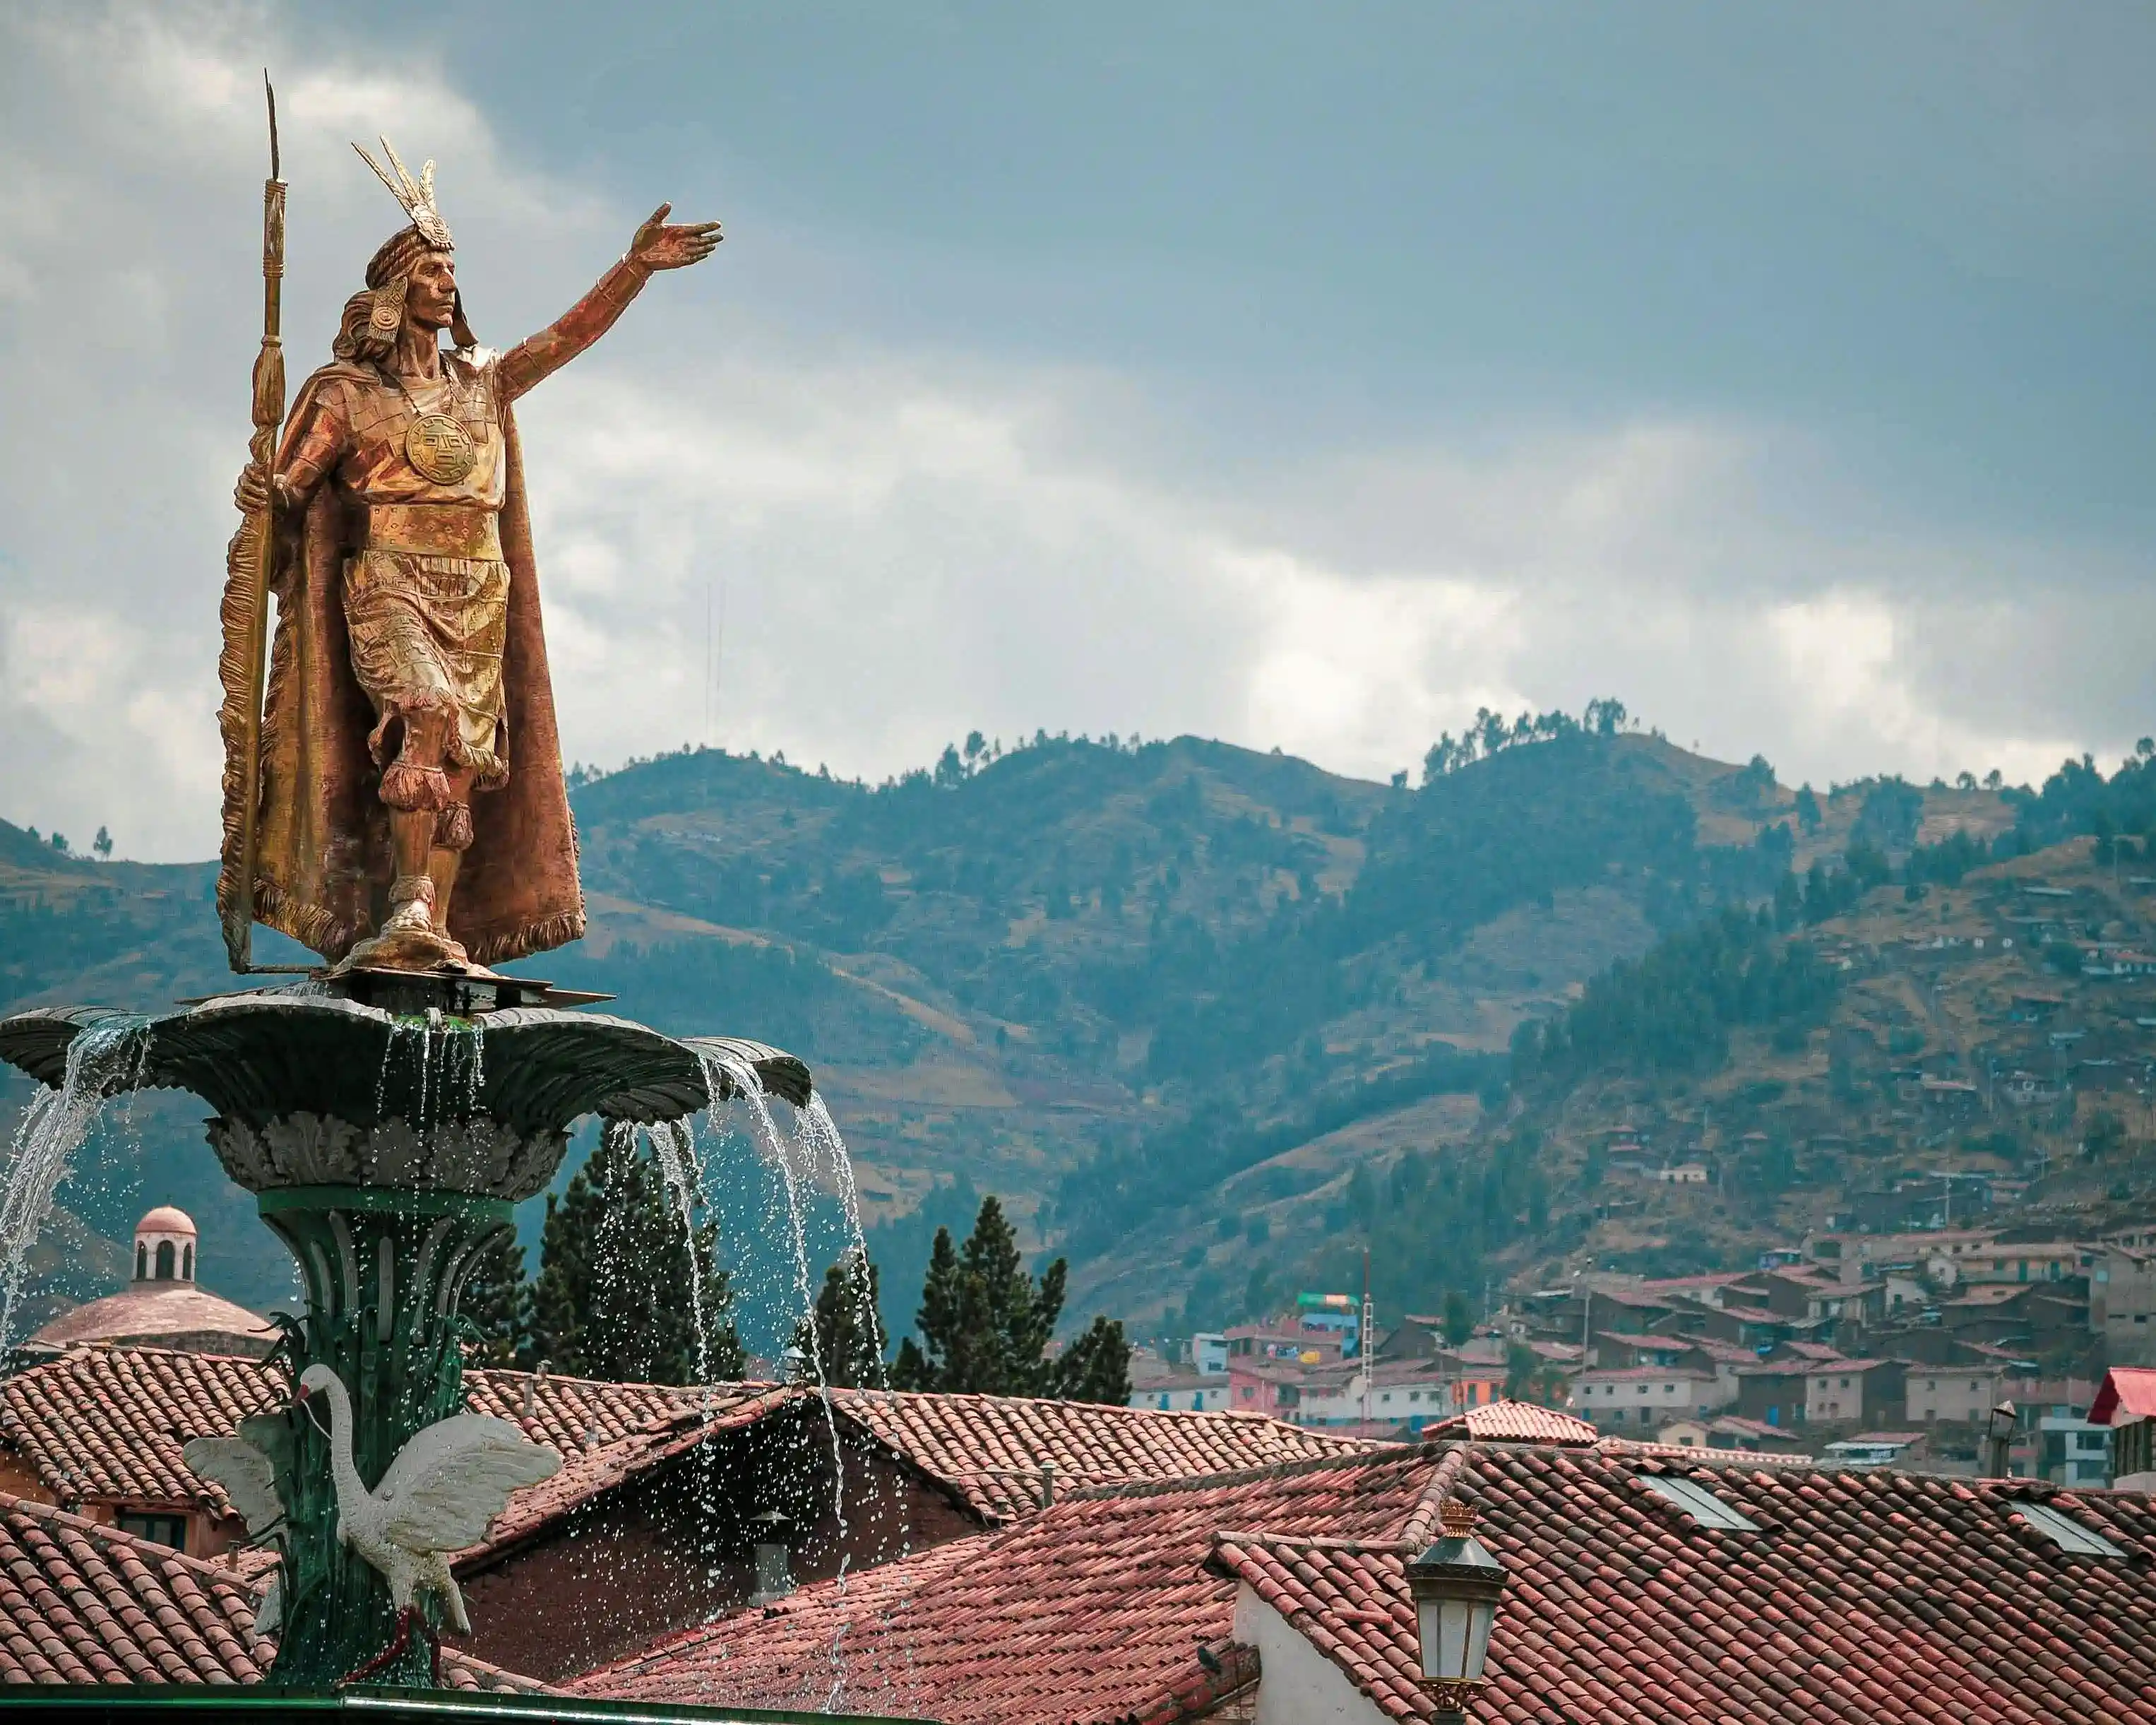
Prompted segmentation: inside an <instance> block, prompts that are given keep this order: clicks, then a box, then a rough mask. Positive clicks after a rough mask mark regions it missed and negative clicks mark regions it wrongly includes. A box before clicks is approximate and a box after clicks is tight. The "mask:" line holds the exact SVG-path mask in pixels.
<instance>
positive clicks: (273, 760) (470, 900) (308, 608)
mask: <svg viewBox="0 0 2156 1725" xmlns="http://www.w3.org/2000/svg"><path fill="white" fill-rule="evenodd" d="M338 377H341V378H353V379H357V380H358V381H361V382H365V383H370V384H371V383H374V382H376V381H377V379H376V378H375V377H374V375H373V373H371V372H369V371H367V370H366V369H365V368H362V367H358V366H354V365H351V364H346V363H341V362H340V363H333V364H331V365H327V366H325V367H323V368H322V369H321V370H320V371H318V372H316V373H315V374H314V375H313V376H312V377H311V378H308V379H307V381H306V383H305V384H303V385H302V386H301V387H300V392H299V395H298V397H297V399H295V403H294V404H293V409H292V412H291V414H290V416H289V417H288V418H287V419H286V420H285V440H286V443H287V444H289V442H290V439H291V438H292V436H293V435H294V432H295V428H296V427H297V426H298V425H300V423H301V421H302V419H303V417H304V414H303V409H305V406H306V404H307V403H308V399H309V398H310V396H311V394H313V392H314V391H315V389H316V388H317V387H318V386H319V385H320V384H322V383H323V382H324V381H326V380H327V379H329V378H338ZM500 415H501V430H502V439H503V444H504V450H505V455H506V461H507V463H508V471H507V476H506V479H507V495H506V501H505V502H504V503H503V506H502V511H501V522H500V533H501V551H502V558H503V560H504V561H505V562H506V563H507V564H508V565H509V574H510V586H509V619H508V640H507V643H506V647H505V649H504V653H503V662H502V682H503V699H504V703H505V706H506V729H507V732H508V737H509V762H510V770H509V783H508V785H507V786H506V788H504V789H502V790H496V791H490V792H486V793H484V794H482V795H480V796H475V797H474V798H473V799H472V804H471V808H472V826H473V833H474V837H473V840H472V844H471V848H470V849H469V850H468V851H466V852H465V853H464V862H463V866H462V867H461V868H460V869H459V871H458V874H457V883H456V888H455V891H454V893H453V894H452V896H451V898H450V900H449V934H450V935H451V936H452V937H453V938H454V939H455V940H459V941H461V942H462V943H463V944H464V945H465V949H466V950H468V951H469V952H470V955H471V956H472V959H473V960H474V962H475V963H479V964H494V963H496V962H499V961H500V960H507V959H513V958H521V957H522V956H523V955H526V953H533V952H544V951H546V950H547V949H548V948H550V947H554V946H559V945H562V944H563V943H564V942H565V941H569V940H577V939H578V938H580V937H581V936H582V935H583V932H584V901H583V889H582V888H581V887H580V886H579V884H578V883H577V835H576V828H575V826H574V823H573V821H572V819H571V816H570V813H569V799H568V793H567V789H566V787H565V786H564V785H563V783H562V745H561V739H560V736H559V734H558V733H557V730H556V728H555V722H554V691H553V685H552V682H551V681H550V679H549V678H548V676H547V638H546V632H545V630H544V628H543V626H542V621H541V616H540V609H539V577H538V570H537V568H536V565H535V564H534V562H533V559H532V555H531V516H530V513H529V512H528V511H527V510H526V507H525V494H524V463H523V457H522V454H521V449H520V447H519V445H518V442H517V436H516V420H515V418H514V416H513V415H511V412H510V410H509V409H508V408H507V406H506V405H504V406H503V407H501V408H500ZM285 454H286V451H285V449H284V448H280V451H279V466H280V467H281V466H282V465H283V461H284V459H285ZM346 507H347V506H346V501H345V499H344V498H343V497H342V496H341V494H340V492H338V489H337V487H336V485H335V484H334V483H333V482H331V481H325V482H324V483H323V484H321V485H320V486H318V487H316V491H315V494H314V497H313V498H312V499H311V502H309V504H308V506H307V510H306V514H305V519H304V521H303V522H302V523H300V530H299V532H298V533H296V534H293V533H280V535H279V536H278V543H277V547H276V554H275V567H274V569H273V571H272V574H271V580H270V589H271V591H272V592H274V593H275V595H276V597H277V630H276V636H275V642H274V645H273V646H272V648H271V651H270V658H269V685H268V692H267V696H266V698H265V700H264V710H263V718H262V746H261V751H260V754H259V765H260V771H261V774H262V782H261V814H260V818H259V826H258V832H259V839H258V842H257V846H256V853H255V854H256V862H255V871H254V914H255V918H256V919H257V920H258V921H260V922H263V923H266V924H268V925H269V927H271V928H273V929H279V930H280V931H281V932H283V933H285V934H286V935H290V936H291V937H292V938H293V939H294V940H297V941H299V942H300V944H301V945H305V946H308V947H311V948H312V949H313V950H315V951H316V952H318V953H320V954H321V955H322V956H323V957H325V958H326V959H329V960H331V961H332V962H334V961H336V960H341V959H342V958H343V957H344V955H346V953H347V952H349V951H350V950H352V946H353V945H355V944H356V943H357V942H358V941H360V940H364V939H365V938H366V937H367V936H368V935H372V933H373V932H374V931H375V929H376V928H377V926H378V925H379V924H380V922H381V919H382V917H383V916H384V915H385V914H387V911H388V889H389V882H390V877H391V874H392V873H393V868H392V864H391V858H390V850H389V822H388V812H387V811H386V810H385V809H384V808H383V806H382V800H381V797H380V795H379V787H380V784H381V776H382V775H381V770H380V769H379V768H378V767H377V766H376V765H375V763H374V760H373V758H372V755H371V754H369V753H368V751H367V733H368V732H369V731H370V730H371V729H372V728H373V725H374V722H375V718H374V713H373V709H372V707H371V705H370V704H369V703H368V701H367V696H366V694H365V693H363V692H362V690H361V688H360V687H359V683H358V681H357V678H356V677H354V676H353V674H352V651H351V646H350V644H349V642H348V641H347V640H346V634H345V620H344V601H343V597H342V593H341V587H342V584H343V570H344V561H345V559H346V556H348V555H349V554H350V553H351V551H352V548H353V546H354V539H355V536H354V535H353V533H352V532H351V531H350V530H349V529H348V527H347V523H346ZM238 747H239V745H238V744H237V743H236V742H234V739H232V738H231V737H230V735H229V734H228V739H227V752H228V760H227V764H226V787H227V796H226V799H225V803H226V821H225V858H226V876H227V880H226V881H225V882H222V883H220V888H219V893H218V898H219V902H220V904H223V905H225V906H226V907H227V914H231V912H230V908H229V907H230V904H231V903H232V900H233V895H232V894H230V893H228V890H227V887H228V884H229V883H230V882H231V881H232V880H234V879H236V877H237V872H238V867H239V863H238V858H239V842H240V835H239V832H238V830H237V829H238V826H239V821H238V819H237V818H236V816H235V811H234V802H235V799H234V796H233V795H232V792H233V790H234V787H235V786H236V785H239V784H240V783H243V782H244V781H243V780H240V778H239V772H240V770H241V762H240V761H239V759H238V758H237V757H236V755H235V754H234V751H235V750H236V749H238Z"/></svg>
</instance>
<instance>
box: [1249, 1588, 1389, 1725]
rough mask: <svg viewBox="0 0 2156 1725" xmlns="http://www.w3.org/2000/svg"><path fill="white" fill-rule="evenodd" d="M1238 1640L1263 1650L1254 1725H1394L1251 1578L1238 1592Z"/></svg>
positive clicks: (1260, 1654) (1259, 1659)
mask: <svg viewBox="0 0 2156 1725" xmlns="http://www.w3.org/2000/svg"><path fill="white" fill-rule="evenodd" d="M1235 1639H1236V1640H1238V1641H1242V1642H1245V1643H1247V1644H1248V1645H1250V1646H1253V1647H1255V1648H1256V1649H1257V1650H1258V1661H1259V1671H1260V1676H1259V1680H1258V1708H1257V1712H1256V1714H1255V1721H1254V1725H1390V1722H1389V1721H1388V1720H1387V1719H1386V1717H1385V1716H1384V1714H1383V1713H1382V1712H1379V1711H1378V1707H1377V1704H1376V1703H1375V1702H1373V1701H1372V1700H1371V1699H1370V1698H1369V1697H1368V1696H1367V1695H1365V1694H1363V1692H1362V1691H1360V1690H1359V1689H1358V1688H1356V1686H1354V1685H1353V1683H1351V1682H1349V1681H1347V1673H1345V1672H1344V1671H1342V1670H1341V1669H1340V1667H1339V1666H1337V1665H1335V1664H1333V1662H1332V1661H1331V1660H1329V1659H1327V1657H1326V1656H1325V1655H1323V1654H1322V1653H1320V1652H1319V1651H1318V1650H1317V1649H1316V1648H1315V1647H1313V1646H1312V1645H1310V1643H1309V1642H1308V1641H1306V1640H1304V1639H1303V1635H1302V1632H1301V1630H1298V1629H1296V1626H1295V1625H1293V1624H1291V1623H1290V1622H1289V1621H1288V1620H1287V1619H1286V1618H1284V1617H1282V1616H1281V1614H1280V1613H1279V1612H1277V1611H1276V1610H1274V1609H1273V1608H1272V1607H1271V1606H1270V1605H1268V1604H1265V1601H1264V1600H1263V1599H1260V1598H1259V1597H1258V1596H1257V1594H1256V1592H1255V1590H1254V1589H1252V1588H1251V1587H1250V1584H1249V1583H1247V1582H1245V1583H1244V1584H1243V1585H1242V1586H1241V1587H1240V1588H1238V1589H1236V1590H1235Z"/></svg>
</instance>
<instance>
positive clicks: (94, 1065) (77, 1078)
mask: <svg viewBox="0 0 2156 1725" xmlns="http://www.w3.org/2000/svg"><path fill="white" fill-rule="evenodd" d="M149 1059H150V1021H149V1020H148V1019H147V1018H143V1017H136V1015H134V1014H132V1013H115V1014H114V1015H113V1016H112V1017H110V1018H106V1019H103V1020H101V1021H100V1022H98V1023H96V1024H94V1025H92V1026H90V1027H89V1028H88V1029H86V1030H83V1031H80V1032H77V1033H76V1035H75V1038H74V1041H73V1042H71V1043H69V1044H68V1052H67V1069H66V1071H65V1073H64V1075H63V1076H62V1078H61V1080H60V1084H59V1089H40V1090H38V1094H36V1095H34V1096H33V1097H32V1098H31V1099H30V1102H29V1105H28V1107H26V1108H25V1109H24V1110H23V1117H22V1119H21V1120H20V1121H19V1122H18V1124H17V1125H16V1128H15V1135H14V1137H13V1139H12V1140H11V1141H9V1143H8V1160H7V1163H6V1166H5V1167H4V1168H0V1354H4V1353H5V1352H7V1350H8V1347H10V1346H12V1345H13V1341H14V1339H15V1337H14V1322H15V1308H16V1306H17V1305H18V1303H19V1302H20V1300H21V1297H22V1292H23V1280H24V1279H25V1278H26V1277H27V1276H28V1274H29V1267H30V1249H31V1248H32V1247H33V1246H34V1245H35V1244H37V1240H38V1233H39V1231H40V1230H41V1229H42V1228H44V1225H45V1220H46V1218H48V1217H49V1216H50V1215H51V1214H52V1210H53V1200H54V1195H55V1194H56V1193H57V1192H59V1185H60V1182H61V1181H63V1180H64V1179H65V1178H66V1177H67V1172H68V1163H69V1158H70V1157H72V1156H74V1152H75V1151H76V1149H77V1148H78V1147H79V1146H80V1145H81V1143H82V1141H83V1139H84V1138H85V1136H87V1135H88V1134H89V1131H90V1126H91V1124H92V1123H93V1122H94V1121H95V1120H96V1118H97V1114H98V1110H99V1109H100V1107H102V1106H103V1105H104V1102H105V1098H106V1097H108V1096H110V1095H111V1094H113V1093H114V1092H115V1091H116V1090H122V1089H125V1090H127V1091H129V1092H132V1091H133V1090H134V1089H136V1088H137V1087H139V1086H140V1084H141V1081H142V1078H143V1075H144V1074H145V1072H146V1068H147V1067H148V1064H149Z"/></svg>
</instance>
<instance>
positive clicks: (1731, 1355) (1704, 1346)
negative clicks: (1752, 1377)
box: [1670, 1336, 1759, 1366]
mask: <svg viewBox="0 0 2156 1725" xmlns="http://www.w3.org/2000/svg"><path fill="white" fill-rule="evenodd" d="M1670 1340H1671V1341H1677V1342H1681V1343H1683V1344H1684V1346H1685V1347H1690V1348H1697V1350H1698V1351H1699V1352H1702V1353H1703V1354H1705V1355H1706V1356H1707V1358H1709V1359H1710V1360H1713V1361H1716V1362H1718V1363H1720V1364H1722V1365H1726V1366H1756V1365H1758V1363H1759V1356H1758V1354H1756V1353H1754V1352H1753V1351H1752V1350H1751V1349H1750V1348H1748V1347H1743V1346H1742V1345H1741V1344H1739V1343H1738V1342H1734V1341H1717V1340H1716V1339H1715V1338H1714V1337H1713V1336H1671V1337H1670Z"/></svg>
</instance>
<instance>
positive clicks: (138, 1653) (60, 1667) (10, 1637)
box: [0, 1495, 549, 1694]
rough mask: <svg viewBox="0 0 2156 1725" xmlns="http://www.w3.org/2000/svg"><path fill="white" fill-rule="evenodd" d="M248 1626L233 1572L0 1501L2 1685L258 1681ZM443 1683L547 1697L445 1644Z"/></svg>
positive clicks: (242, 1587)
mask: <svg viewBox="0 0 2156 1725" xmlns="http://www.w3.org/2000/svg"><path fill="white" fill-rule="evenodd" d="M271 1653H272V1649H271V1647H269V1645H261V1646H257V1645H255V1643H254V1593H253V1591H252V1589H250V1587H249V1585H248V1583H247V1581H246V1580H245V1578H244V1575H243V1573H242V1572H241V1571H239V1570H236V1569H232V1568H224V1567H223V1566H221V1565H218V1564H215V1563H203V1562H202V1561H200V1560H199V1559H198V1558H185V1557H182V1556H181V1555H180V1554H179V1553H177V1552H175V1551H170V1550H167V1548H166V1547H163V1546H162V1545H156V1544H152V1543H151V1542H150V1541H148V1540H144V1539H137V1538H136V1537H134V1536H133V1535H131V1534H126V1533H121V1532H118V1531H117V1530H115V1529H114V1528H111V1527H102V1526H100V1525H99V1524H98V1523H96V1522H88V1521H85V1520H83V1519H82V1518H81V1517H80V1516H71V1515H69V1514H67V1513H66V1512H65V1511H61V1510H56V1509H54V1508H52V1507H51V1506H49V1505H46V1504H41V1503H31V1502H28V1501H26V1500H24V1499H23V1498H19V1497H9V1496H5V1495H0V1683H7V1684H32V1683H69V1684H86V1683H224V1684H229V1683H259V1682H261V1681H263V1680H264V1676H266V1674H267V1671H268V1668H269V1658H270V1655H271ZM442 1676H443V1677H444V1680H446V1681H447V1682H448V1683H449V1686H450V1687H452V1688H455V1689H465V1690H473V1691H480V1690H485V1691H492V1692H502V1693H508V1694H517V1693H527V1694H543V1693H549V1691H547V1689H546V1688H545V1686H543V1685H541V1684H537V1683H534V1682H532V1681H531V1680H530V1679H529V1678H526V1677H519V1676H515V1675H514V1674H512V1673H511V1672H508V1671H502V1670H500V1668H499V1667H497V1666H490V1665H488V1664H486V1663H485V1661H481V1660H475V1659H472V1658H470V1657H469V1656H468V1655H464V1654H460V1653H459V1652H458V1651H456V1650H455V1649H454V1648H444V1650H443V1653H442Z"/></svg>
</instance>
